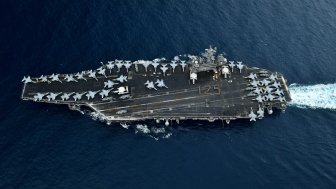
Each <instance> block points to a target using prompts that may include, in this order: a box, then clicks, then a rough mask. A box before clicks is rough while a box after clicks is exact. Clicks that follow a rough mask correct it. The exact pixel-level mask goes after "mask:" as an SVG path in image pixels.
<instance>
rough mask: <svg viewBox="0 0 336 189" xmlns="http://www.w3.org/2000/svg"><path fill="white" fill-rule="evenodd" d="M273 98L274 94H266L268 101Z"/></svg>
mask: <svg viewBox="0 0 336 189" xmlns="http://www.w3.org/2000/svg"><path fill="white" fill-rule="evenodd" d="M274 98H275V96H274V95H272V94H268V95H267V99H268V100H269V101H273V100H274Z"/></svg>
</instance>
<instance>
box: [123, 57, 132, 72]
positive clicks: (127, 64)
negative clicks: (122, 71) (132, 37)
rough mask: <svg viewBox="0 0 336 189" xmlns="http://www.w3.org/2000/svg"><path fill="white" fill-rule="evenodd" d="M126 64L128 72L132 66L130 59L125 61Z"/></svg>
mask: <svg viewBox="0 0 336 189" xmlns="http://www.w3.org/2000/svg"><path fill="white" fill-rule="evenodd" d="M124 66H125V68H126V71H127V72H128V70H129V69H130V67H131V66H132V64H131V61H129V60H127V61H125V64H124Z"/></svg>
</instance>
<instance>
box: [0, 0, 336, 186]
mask: <svg viewBox="0 0 336 189" xmlns="http://www.w3.org/2000/svg"><path fill="white" fill-rule="evenodd" d="M0 24H1V25H0V26H1V27H0V44H1V45H0V64H1V68H0V74H1V79H0V87H1V88H0V89H1V96H0V107H1V113H0V188H5V189H11V188H15V189H17V188H335V187H336V164H335V160H336V126H335V121H336V111H335V106H334V105H335V83H336V81H335V80H336V79H335V78H336V77H335V73H336V62H335V60H336V53H335V52H336V34H335V31H336V1H334V0H319V1H298V0H272V1H270V0H213V1H207V0H193V1H191V0H189V1H187V0H165V1H163V0H148V1H140V0H139V1H135V0H123V1H121V0H118V1H116V0H115V1H114V0H111V1H103V0H95V1H92V0H81V1H64V0H58V1H48V0H43V1H42V0H34V1H32V0H21V1H20V0H12V1H6V0H5V1H1V2H0ZM209 45H213V46H217V47H218V49H219V51H220V52H225V53H226V55H227V57H228V58H229V59H234V60H241V61H243V62H245V64H247V65H249V66H257V67H263V68H267V69H270V70H274V71H278V72H281V73H283V74H284V75H285V76H286V78H287V79H288V83H289V84H292V83H297V84H296V85H292V86H291V90H292V91H293V94H294V95H293V96H295V97H294V99H293V103H292V104H291V105H290V106H289V107H288V109H287V110H286V113H285V114H275V115H272V116H268V117H267V118H265V119H263V120H259V121H257V122H256V123H250V122H248V121H235V122H231V124H230V125H224V126H223V125H222V123H221V122H215V123H206V122H193V121H186V122H182V123H181V124H180V125H174V126H173V128H166V130H165V131H164V134H162V133H161V134H160V131H158V130H156V131H154V130H153V129H152V130H151V133H155V132H158V134H154V135H152V134H146V133H143V130H144V127H138V128H140V129H136V126H135V129H134V127H132V128H129V129H124V128H123V127H121V126H120V125H119V124H114V125H111V126H107V125H105V124H103V123H101V122H99V121H93V120H92V119H91V118H90V117H89V116H83V115H81V114H80V113H78V112H73V111H70V110H68V109H67V107H64V106H53V105H44V104H39V103H32V102H25V101H21V100H20V93H21V88H22V83H21V82H20V81H21V79H22V77H23V76H24V75H41V74H51V73H53V72H59V73H71V72H77V71H81V70H84V69H92V68H96V67H97V66H99V64H100V63H99V62H101V61H103V62H105V61H107V60H114V59H129V60H137V59H153V58H156V57H162V56H164V57H167V58H172V57H173V56H174V55H178V54H186V53H189V54H198V53H199V52H201V51H202V50H203V49H204V48H207V47H208V46H209ZM321 84H323V85H321ZM328 87H329V88H328ZM312 91H315V92H312ZM306 94H307V95H306ZM148 124H153V123H148ZM154 128H156V127H154ZM158 128H159V127H158Z"/></svg>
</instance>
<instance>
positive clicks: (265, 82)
mask: <svg viewBox="0 0 336 189" xmlns="http://www.w3.org/2000/svg"><path fill="white" fill-rule="evenodd" d="M262 83H263V85H265V86H267V85H268V84H270V83H271V82H270V81H269V80H267V79H263V80H262Z"/></svg>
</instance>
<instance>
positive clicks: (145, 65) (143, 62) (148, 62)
mask: <svg viewBox="0 0 336 189" xmlns="http://www.w3.org/2000/svg"><path fill="white" fill-rule="evenodd" d="M138 62H139V63H140V64H142V65H143V66H144V67H145V70H146V72H147V68H148V66H149V65H150V64H151V61H145V60H139V61H138Z"/></svg>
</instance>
